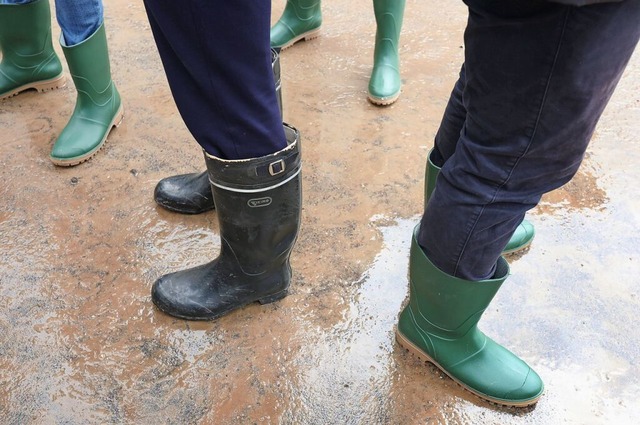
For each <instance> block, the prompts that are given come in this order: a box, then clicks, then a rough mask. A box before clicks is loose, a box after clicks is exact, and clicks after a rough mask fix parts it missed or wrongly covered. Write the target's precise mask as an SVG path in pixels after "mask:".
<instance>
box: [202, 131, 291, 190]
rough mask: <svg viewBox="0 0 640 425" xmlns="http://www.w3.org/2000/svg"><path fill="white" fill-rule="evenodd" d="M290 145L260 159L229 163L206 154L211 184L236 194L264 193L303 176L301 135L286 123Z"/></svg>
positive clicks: (239, 160)
mask: <svg viewBox="0 0 640 425" xmlns="http://www.w3.org/2000/svg"><path fill="white" fill-rule="evenodd" d="M283 125H284V130H285V136H286V138H287V144H288V146H287V147H286V148H284V149H282V150H280V151H278V152H276V153H273V154H271V155H266V156H263V157H259V158H249V159H238V160H225V159H220V158H217V157H215V156H213V155H210V154H208V153H207V152H204V157H205V161H206V163H207V169H208V171H209V181H210V182H211V184H212V185H214V186H216V187H219V188H221V189H225V190H230V191H233V192H243V193H252V192H263V191H266V190H270V189H273V188H276V187H278V186H281V185H283V184H285V183H286V182H288V181H290V180H291V179H293V178H294V177H295V176H297V175H298V174H299V173H300V168H301V163H300V143H299V139H300V134H299V133H298V130H296V129H295V128H293V127H291V126H289V125H288V124H283Z"/></svg>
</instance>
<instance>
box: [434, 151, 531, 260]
mask: <svg viewBox="0 0 640 425" xmlns="http://www.w3.org/2000/svg"><path fill="white" fill-rule="evenodd" d="M431 152H433V150H431V151H429V154H428V155H427V169H426V171H425V182H424V208H425V209H426V208H427V202H429V198H431V194H432V193H433V189H435V187H436V178H437V177H438V174H439V173H440V167H438V166H436V165H435V164H434V163H433V162H431ZM535 234H536V231H535V228H534V227H533V224H531V222H529V221H527V220H522V223H520V224H519V225H518V227H516V230H515V232H513V235H511V239H509V242H508V243H507V246H506V247H505V248H504V250H502V254H503V255H504V254H512V253H514V252H517V251H520V250H523V249H525V248H526V247H528V246H529V245H531V242H532V241H533V237H534V236H535Z"/></svg>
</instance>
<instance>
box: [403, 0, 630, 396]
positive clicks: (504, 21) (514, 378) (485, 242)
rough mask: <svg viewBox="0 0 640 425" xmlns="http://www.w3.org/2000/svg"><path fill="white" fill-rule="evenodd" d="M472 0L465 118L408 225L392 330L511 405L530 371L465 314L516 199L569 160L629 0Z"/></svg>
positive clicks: (605, 87)
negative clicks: (406, 266)
mask: <svg viewBox="0 0 640 425" xmlns="http://www.w3.org/2000/svg"><path fill="white" fill-rule="evenodd" d="M478 4H480V5H481V6H482V7H483V9H481V8H477V7H475V4H474V5H471V7H470V15H469V22H468V25H467V30H466V32H465V42H466V52H465V73H466V78H465V80H464V90H463V96H462V101H463V104H464V107H465V109H466V110H467V118H466V119H465V123H464V127H463V130H462V133H461V136H460V140H459V142H458V143H457V145H456V147H455V151H454V153H453V154H452V155H451V156H450V157H449V158H448V159H447V161H446V162H445V163H444V165H443V167H442V171H441V173H440V175H439V176H438V179H437V182H436V187H435V190H434V192H433V195H432V197H431V199H430V201H429V203H428V205H427V208H426V211H425V214H424V216H423V218H422V220H421V223H420V225H419V226H418V227H417V228H416V232H415V233H414V238H413V243H412V248H411V264H410V285H411V287H410V297H409V305H408V306H407V307H406V308H405V309H404V310H403V312H402V313H401V315H400V320H399V323H398V328H397V334H396V336H397V339H398V341H399V343H400V344H401V345H402V346H404V347H406V348H407V349H409V350H410V351H412V352H414V353H415V354H417V355H419V356H421V357H423V358H425V359H427V360H428V361H431V362H433V363H434V364H436V365H437V366H438V367H440V368H441V369H442V370H443V371H444V372H446V373H447V374H448V375H450V376H451V377H453V378H454V379H456V380H457V381H458V382H459V383H461V384H462V385H463V386H464V387H465V388H467V389H469V390H470V391H472V392H474V393H475V394H477V395H479V396H480V397H483V398H485V399H488V400H490V401H493V402H496V403H501V404H507V405H516V406H522V405H528V404H532V403H535V402H536V401H537V399H538V398H539V397H540V395H541V394H542V390H543V386H542V382H541V380H540V378H539V377H538V375H537V374H536V373H535V372H534V371H533V370H531V368H529V367H528V366H527V365H526V363H524V362H523V361H522V360H520V359H519V358H518V357H517V356H515V355H514V354H512V353H510V352H509V351H508V350H506V349H505V348H503V347H501V346H500V345H498V344H496V343H495V342H493V341H492V340H491V339H489V338H488V337H486V336H485V335H484V334H483V333H482V332H480V331H479V330H478V329H477V323H478V321H479V319H480V317H481V315H482V313H483V311H484V310H485V309H486V308H487V306H488V304H489V303H490V301H491V299H492V297H493V296H494V295H495V292H496V291H497V290H498V289H499V286H500V284H501V283H502V282H503V281H504V279H505V278H506V277H507V275H508V267H507V265H506V263H505V261H504V259H503V258H502V257H500V252H501V250H502V249H503V247H504V246H505V244H506V242H507V240H508V239H509V237H510V236H511V234H512V233H513V230H514V229H515V227H516V226H517V225H518V223H519V222H520V221H521V220H522V217H523V216H524V213H525V211H526V210H528V209H529V208H531V207H533V206H535V205H536V203H537V202H538V201H539V199H540V197H541V195H542V194H543V193H545V192H547V191H549V190H552V189H554V188H557V187H559V186H560V185H562V184H564V183H566V182H567V181H568V180H569V179H570V178H571V177H572V176H573V175H574V174H575V172H576V170H577V169H578V166H579V164H580V161H581V160H582V157H583V155H584V152H585V149H586V147H587V144H588V142H589V139H590V137H591V135H592V133H593V130H594V128H595V125H596V123H597V121H598V119H599V117H600V115H601V113H602V110H603V109H604V107H605V105H606V103H607V102H608V100H609V98H610V96H611V94H612V92H613V90H614V88H615V85H616V84H617V82H618V80H619V78H620V76H621V74H622V71H623V69H624V67H625V65H626V63H627V62H628V60H629V58H630V56H631V53H632V52H633V49H634V47H635V45H636V44H637V41H638V38H639V37H640V26H638V22H639V21H640V1H639V0H627V1H624V2H621V3H611V4H602V5H594V6H587V7H582V8H577V7H568V6H560V5H552V4H544V3H533V2H528V1H523V2H518V1H514V0H508V1H507V0H504V1H494V2H491V3H489V2H478ZM526 5H529V6H531V7H533V8H535V7H537V6H539V7H540V9H535V10H530V11H529V13H528V14H524V13H523V10H524V9H523V8H525V7H526ZM489 6H491V8H489ZM500 6H503V7H500ZM516 6H520V7H516ZM484 7H487V8H484ZM512 7H515V9H511V8H512ZM494 8H495V9H494ZM510 12H516V13H518V14H519V16H517V17H515V16H514V15H512V14H511V13H510Z"/></svg>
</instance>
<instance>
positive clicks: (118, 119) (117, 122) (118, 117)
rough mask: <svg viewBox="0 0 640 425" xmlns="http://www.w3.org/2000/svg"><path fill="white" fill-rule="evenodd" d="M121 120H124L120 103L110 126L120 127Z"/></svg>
mask: <svg viewBox="0 0 640 425" xmlns="http://www.w3.org/2000/svg"><path fill="white" fill-rule="evenodd" d="M122 121H124V108H123V107H122V105H120V108H119V109H118V112H116V116H115V117H114V118H113V124H112V125H111V128H113V127H116V128H117V127H120V124H122Z"/></svg>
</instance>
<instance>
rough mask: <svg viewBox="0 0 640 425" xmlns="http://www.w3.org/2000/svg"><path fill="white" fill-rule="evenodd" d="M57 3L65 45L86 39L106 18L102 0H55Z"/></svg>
mask: <svg viewBox="0 0 640 425" xmlns="http://www.w3.org/2000/svg"><path fill="white" fill-rule="evenodd" d="M55 4H56V18H57V19H58V24H60V28H61V29H62V36H63V37H64V45H65V46H69V47H71V46H75V45H76V44H78V43H81V42H83V41H85V40H86V39H87V38H89V37H90V36H91V35H92V34H93V33H95V32H96V31H97V30H98V28H99V27H100V25H101V24H102V22H103V20H104V8H103V6H102V0H55Z"/></svg>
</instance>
